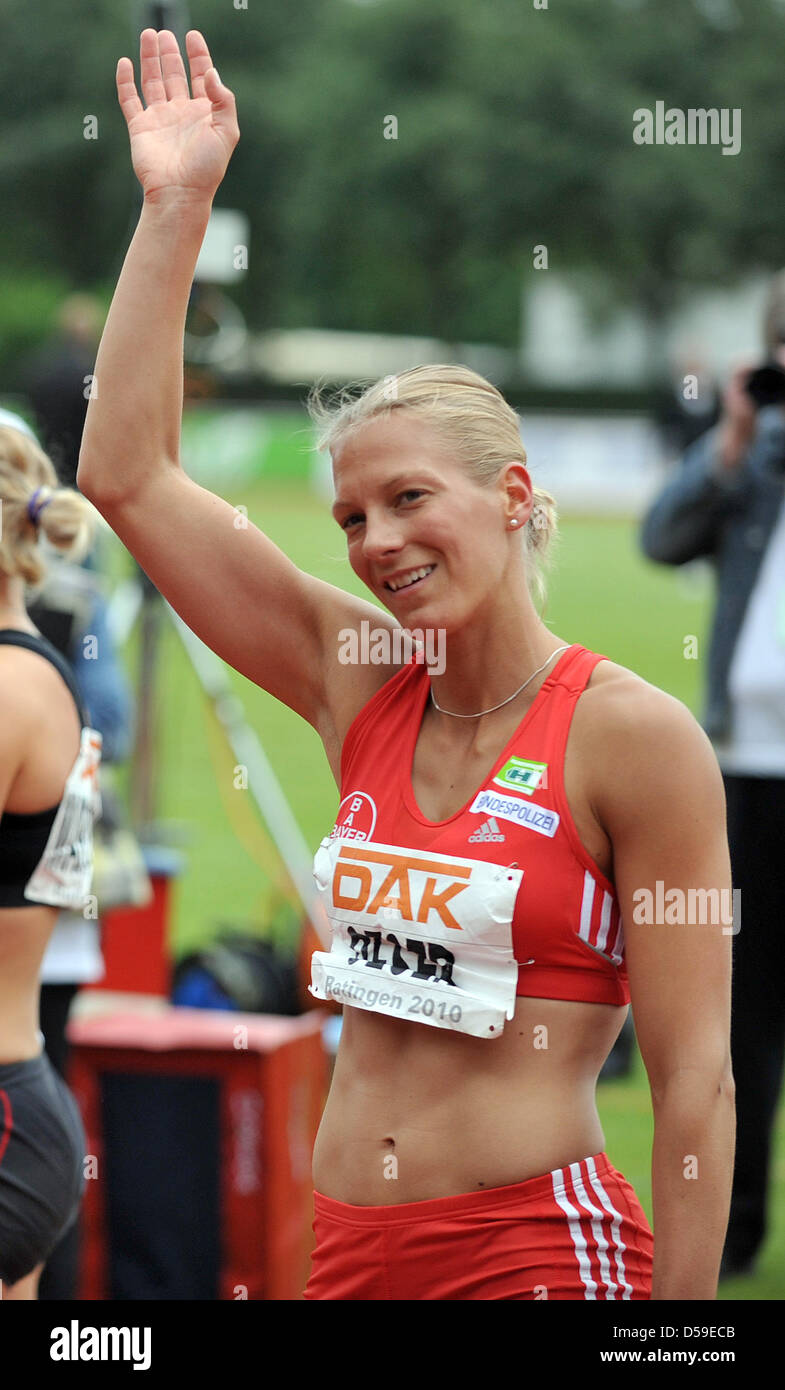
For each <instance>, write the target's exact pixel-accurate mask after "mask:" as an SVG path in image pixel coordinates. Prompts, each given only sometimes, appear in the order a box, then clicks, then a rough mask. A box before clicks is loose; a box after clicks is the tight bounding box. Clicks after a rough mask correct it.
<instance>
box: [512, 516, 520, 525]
mask: <svg viewBox="0 0 785 1390" xmlns="http://www.w3.org/2000/svg"><path fill="white" fill-rule="evenodd" d="M510 525H511V526H517V525H518V523H517V521H516V520H515V517H513V519H512V521H511V522H510Z"/></svg>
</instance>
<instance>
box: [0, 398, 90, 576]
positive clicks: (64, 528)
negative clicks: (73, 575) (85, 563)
mask: <svg viewBox="0 0 785 1390" xmlns="http://www.w3.org/2000/svg"><path fill="white" fill-rule="evenodd" d="M36 489H40V491H39V493H38V497H37V498H36V509H38V519H37V521H32V520H31V518H30V513H29V511H28V506H29V504H30V499H31V498H32V497H33V494H34V493H35V492H36ZM44 502H45V503H46V505H45V506H42V503H44ZM0 509H1V510H0V523H1V524H0V575H5V576H6V577H7V578H9V579H15V578H21V579H23V580H24V582H25V583H26V584H28V585H30V586H31V587H32V588H36V587H37V586H39V585H40V584H41V583H42V582H43V580H44V578H45V577H46V562H45V560H44V556H43V554H42V552H41V549H40V547H39V545H38V536H39V532H42V533H43V535H44V536H45V537H46V539H47V541H48V542H49V544H50V545H51V546H53V547H54V548H55V550H60V551H62V552H63V553H64V554H66V555H67V556H68V557H69V558H70V559H73V560H80V559H82V557H83V556H84V555H85V553H86V552H87V550H88V549H89V546H90V542H91V541H92V538H93V532H94V528H95V512H94V510H93V507H92V506H91V504H90V503H89V502H88V501H87V499H86V498H84V497H82V496H81V495H80V494H79V493H78V492H76V491H75V490H74V489H73V488H70V487H61V486H60V484H59V482H58V478H57V474H56V473H55V470H54V467H53V465H52V463H51V461H50V459H49V458H48V457H47V455H46V454H45V453H44V451H43V449H41V448H39V446H38V444H36V442H35V440H34V439H32V438H30V437H28V435H27V434H23V433H22V431H21V430H20V429H13V428H11V427H9V426H7V425H0Z"/></svg>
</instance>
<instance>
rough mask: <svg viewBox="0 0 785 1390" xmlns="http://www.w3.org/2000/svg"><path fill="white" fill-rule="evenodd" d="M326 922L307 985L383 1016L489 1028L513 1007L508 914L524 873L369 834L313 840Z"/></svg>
mask: <svg viewBox="0 0 785 1390" xmlns="http://www.w3.org/2000/svg"><path fill="white" fill-rule="evenodd" d="M314 878H315V880H316V885H317V888H318V889H319V891H320V893H321V894H322V897H323V901H324V907H325V911H326V913H327V916H328V917H329V919H330V924H331V927H332V942H331V946H330V950H329V951H316V952H314V955H313V959H312V965H311V985H310V992H311V994H313V995H314V996H315V998H317V999H334V1000H336V1001H337V1002H338V1003H345V1004H352V1005H353V1006H354V1007H355V1008H360V1009H369V1010H370V1011H371V1012H372V1013H381V1014H387V1015H389V1016H390V1017H391V1018H404V1019H412V1020H414V1021H415V1022H417V1023H425V1024H429V1025H430V1026H431V1027H432V1028H451V1029H453V1030H454V1031H455V1032H459V1033H470V1034H472V1035H473V1036H474V1037H478V1038H493V1037H498V1036H499V1034H500V1033H501V1032H502V1031H503V1029H504V1022H505V1019H508V1018H512V1017H513V1014H514V1012H515V990H516V986H517V983H518V963H517V961H516V959H515V955H514V953H513V944H512V917H513V910H514V907H515V899H516V896H517V893H518V889H519V888H520V885H521V882H522V879H523V872H522V870H520V869H508V868H504V867H502V866H501V865H498V864H488V863H486V862H485V861H482V860H478V859H469V858H460V859H458V858H455V857H453V856H452V855H445V854H431V853H430V852H429V851H420V850H415V849H402V848H401V847H400V846H396V845H383V844H376V843H374V842H373V841H365V842H361V843H358V842H357V841H356V840H347V839H334V840H331V839H329V838H327V839H324V840H322V843H321V845H320V846H319V849H318V850H317V852H316V856H315V859H314Z"/></svg>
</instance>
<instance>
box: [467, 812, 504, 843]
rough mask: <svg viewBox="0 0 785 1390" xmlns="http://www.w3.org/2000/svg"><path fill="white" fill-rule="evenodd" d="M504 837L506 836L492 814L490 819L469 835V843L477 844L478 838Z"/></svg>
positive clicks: (500, 838) (496, 838)
mask: <svg viewBox="0 0 785 1390" xmlns="http://www.w3.org/2000/svg"><path fill="white" fill-rule="evenodd" d="M503 839H504V836H503V835H502V833H501V831H500V829H499V827H498V825H497V823H496V821H495V820H494V819H493V816H491V817H490V818H489V819H488V820H485V821H483V823H482V825H481V826H480V827H479V829H478V830H475V832H474V834H473V835H470V836H469V844H470V845H471V844H475V843H476V842H477V841H478V840H503Z"/></svg>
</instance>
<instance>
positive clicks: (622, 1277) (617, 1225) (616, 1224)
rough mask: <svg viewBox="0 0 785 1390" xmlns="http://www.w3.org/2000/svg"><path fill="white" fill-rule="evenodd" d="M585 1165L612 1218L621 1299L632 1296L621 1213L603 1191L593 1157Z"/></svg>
mask: <svg viewBox="0 0 785 1390" xmlns="http://www.w3.org/2000/svg"><path fill="white" fill-rule="evenodd" d="M586 1167H587V1168H588V1170H589V1180H590V1182H591V1185H592V1187H593V1188H594V1191H595V1192H596V1194H597V1196H598V1197H599V1199H600V1201H601V1202H602V1205H603V1206H604V1208H605V1210H606V1211H607V1213H608V1215H609V1216H611V1217H612V1218H613V1219H612V1221H611V1238H612V1240H613V1243H614V1245H615V1246H616V1250H615V1256H616V1273H617V1274H618V1276H619V1283H620V1284H621V1287H622V1298H623V1299H625V1298H626V1299H631V1298H632V1284H630V1283H628V1281H627V1275H626V1272H625V1269H624V1251H625V1250H626V1249H627V1247H626V1245H625V1244H624V1241H623V1240H622V1238H621V1223H622V1215H621V1212H618V1211H617V1210H616V1208H615V1207H614V1205H613V1203H612V1202H611V1199H610V1197H609V1196H608V1194H607V1192H606V1191H605V1188H604V1187H603V1185H602V1182H601V1180H600V1176H599V1173H598V1172H597V1168H596V1165H595V1162H594V1159H593V1158H587V1159H586Z"/></svg>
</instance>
